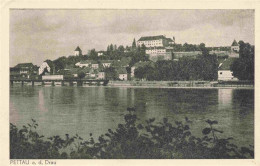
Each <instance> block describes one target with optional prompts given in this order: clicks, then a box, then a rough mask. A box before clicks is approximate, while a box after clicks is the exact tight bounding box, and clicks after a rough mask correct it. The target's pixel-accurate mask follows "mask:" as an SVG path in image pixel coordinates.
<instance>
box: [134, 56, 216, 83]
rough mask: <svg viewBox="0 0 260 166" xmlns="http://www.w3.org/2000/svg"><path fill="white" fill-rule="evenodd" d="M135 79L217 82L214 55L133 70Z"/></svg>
mask: <svg viewBox="0 0 260 166" xmlns="http://www.w3.org/2000/svg"><path fill="white" fill-rule="evenodd" d="M134 74H135V77H136V78H138V79H145V80H148V81H153V80H154V81H160V80H163V81H170V80H217V78H218V75H217V74H218V61H217V56H216V55H209V54H208V53H204V54H203V55H200V56H198V57H197V58H189V57H183V58H180V59H179V61H170V60H161V61H157V62H155V63H154V64H151V63H149V64H145V65H143V66H140V67H138V68H136V69H135V71H134Z"/></svg>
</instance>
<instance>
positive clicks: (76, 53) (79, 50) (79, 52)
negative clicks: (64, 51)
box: [74, 46, 82, 56]
mask: <svg viewBox="0 0 260 166" xmlns="http://www.w3.org/2000/svg"><path fill="white" fill-rule="evenodd" d="M74 54H75V56H81V55H82V50H81V49H80V48H79V46H78V47H77V48H76V49H75V50H74Z"/></svg>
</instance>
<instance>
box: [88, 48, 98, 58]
mask: <svg viewBox="0 0 260 166" xmlns="http://www.w3.org/2000/svg"><path fill="white" fill-rule="evenodd" d="M89 58H90V59H92V60H97V59H98V55H97V52H96V50H95V49H92V50H90V52H89Z"/></svg>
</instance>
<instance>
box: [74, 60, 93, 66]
mask: <svg viewBox="0 0 260 166" xmlns="http://www.w3.org/2000/svg"><path fill="white" fill-rule="evenodd" d="M90 65H91V61H80V62H78V63H76V64H75V66H78V67H89V66H90Z"/></svg>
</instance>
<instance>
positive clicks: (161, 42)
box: [137, 35, 175, 48]
mask: <svg viewBox="0 0 260 166" xmlns="http://www.w3.org/2000/svg"><path fill="white" fill-rule="evenodd" d="M174 43H175V37H173V39H171V38H166V37H165V36H164V35H159V36H144V37H141V38H140V39H139V40H138V41H137V46H140V47H141V46H142V45H143V44H144V45H145V47H146V48H149V47H167V46H169V45H171V44H174Z"/></svg>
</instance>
